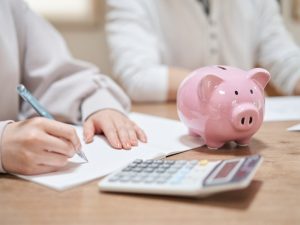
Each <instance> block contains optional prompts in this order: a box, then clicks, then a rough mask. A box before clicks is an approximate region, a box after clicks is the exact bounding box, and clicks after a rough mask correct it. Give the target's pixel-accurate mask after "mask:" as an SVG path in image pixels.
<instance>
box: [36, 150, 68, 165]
mask: <svg viewBox="0 0 300 225" xmlns="http://www.w3.org/2000/svg"><path fill="white" fill-rule="evenodd" d="M35 157H36V159H35V160H36V162H37V164H38V165H46V166H50V167H55V168H61V167H64V166H65V165H67V163H68V157H66V156H64V155H62V154H59V153H55V152H49V151H46V150H45V151H43V152H40V153H39V154H38V155H36V156H35Z"/></svg>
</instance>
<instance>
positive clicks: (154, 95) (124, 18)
mask: <svg viewBox="0 0 300 225" xmlns="http://www.w3.org/2000/svg"><path fill="white" fill-rule="evenodd" d="M146 4H147V1H119V0H109V1H107V8H108V13H107V17H106V19H107V23H106V32H107V38H108V45H109V47H110V50H111V58H112V61H113V69H114V74H115V79H116V80H117V81H118V82H119V83H120V84H121V85H122V87H123V88H124V90H125V91H126V92H127V93H128V94H129V96H130V97H131V99H132V100H134V101H138V102H147V101H149V102H150V101H155V102H161V101H166V100H174V99H175V98H176V91H177V88H178V86H179V83H180V81H181V80H182V79H183V78H184V77H185V73H187V72H185V71H184V70H181V69H175V68H171V69H170V68H168V66H167V65H163V64H162V59H161V57H162V56H161V52H160V49H161V44H160V43H159V40H158V39H157V37H156V35H155V34H154V33H153V30H152V28H151V23H150V21H149V19H148V18H146V15H145V13H146V11H147V5H146Z"/></svg>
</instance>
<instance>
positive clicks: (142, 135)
mask: <svg viewBox="0 0 300 225" xmlns="http://www.w3.org/2000/svg"><path fill="white" fill-rule="evenodd" d="M134 130H135V132H136V134H137V137H138V139H139V140H140V141H142V142H144V143H146V142H147V136H146V134H145V132H144V131H143V130H142V129H141V128H140V127H139V126H137V125H136V124H134Z"/></svg>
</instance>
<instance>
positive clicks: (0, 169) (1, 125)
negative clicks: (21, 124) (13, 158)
mask: <svg viewBox="0 0 300 225" xmlns="http://www.w3.org/2000/svg"><path fill="white" fill-rule="evenodd" d="M13 122H14V121H12V120H7V121H1V122H0V173H5V172H6V171H5V170H4V169H3V166H2V136H3V133H4V130H5V127H6V125H7V124H9V123H13Z"/></svg>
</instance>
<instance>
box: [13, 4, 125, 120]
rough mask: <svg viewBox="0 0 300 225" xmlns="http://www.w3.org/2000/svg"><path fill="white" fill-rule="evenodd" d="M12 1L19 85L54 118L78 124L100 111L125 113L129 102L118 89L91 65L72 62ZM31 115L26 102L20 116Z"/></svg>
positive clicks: (54, 35) (51, 33)
mask: <svg viewBox="0 0 300 225" xmlns="http://www.w3.org/2000/svg"><path fill="white" fill-rule="evenodd" d="M15 2H16V7H15V8H16V9H17V10H15V15H14V16H15V17H16V24H17V26H18V27H17V28H18V32H19V33H18V40H19V46H20V52H21V61H22V62H21V63H22V64H23V77H22V80H21V82H22V83H23V84H24V85H25V86H26V87H27V88H28V89H29V90H30V91H31V92H32V93H33V95H34V96H35V97H37V98H38V100H39V101H40V103H41V104H42V105H43V106H45V107H46V108H47V109H48V111H49V112H50V113H51V114H53V115H54V117H55V118H56V119H58V120H60V121H64V122H70V123H79V122H80V121H83V120H85V119H86V118H87V117H88V116H89V115H91V114H92V113H94V112H95V111H98V110H101V109H104V108H111V109H115V110H118V111H121V112H123V113H124V112H126V111H128V110H129V108H130V100H129V98H128V97H127V95H126V94H125V93H124V92H123V90H122V89H121V88H120V87H118V86H117V85H116V84H115V83H114V82H113V81H112V80H111V79H110V78H109V77H107V76H105V75H102V74H100V73H99V71H98V69H97V68H96V67H94V66H93V65H91V64H88V63H84V62H82V61H78V60H75V59H73V58H72V56H71V55H70V53H69V51H68V49H67V47H66V44H65V42H64V41H63V39H62V37H61V36H60V35H59V33H58V32H57V31H56V30H55V29H54V28H53V27H52V26H51V25H50V24H49V23H47V22H46V21H45V20H43V19H42V18H40V17H39V16H37V15H36V14H34V13H33V12H32V11H31V10H30V9H28V7H27V6H26V5H25V4H23V3H21V2H20V1H15ZM20 6H21V7H20ZM83 44H84V43H83ZM34 113H35V112H34V111H33V110H32V109H31V107H30V106H29V105H28V104H27V103H24V104H23V105H22V110H21V115H22V117H24V118H26V117H29V116H32V115H33V114H34Z"/></svg>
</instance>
